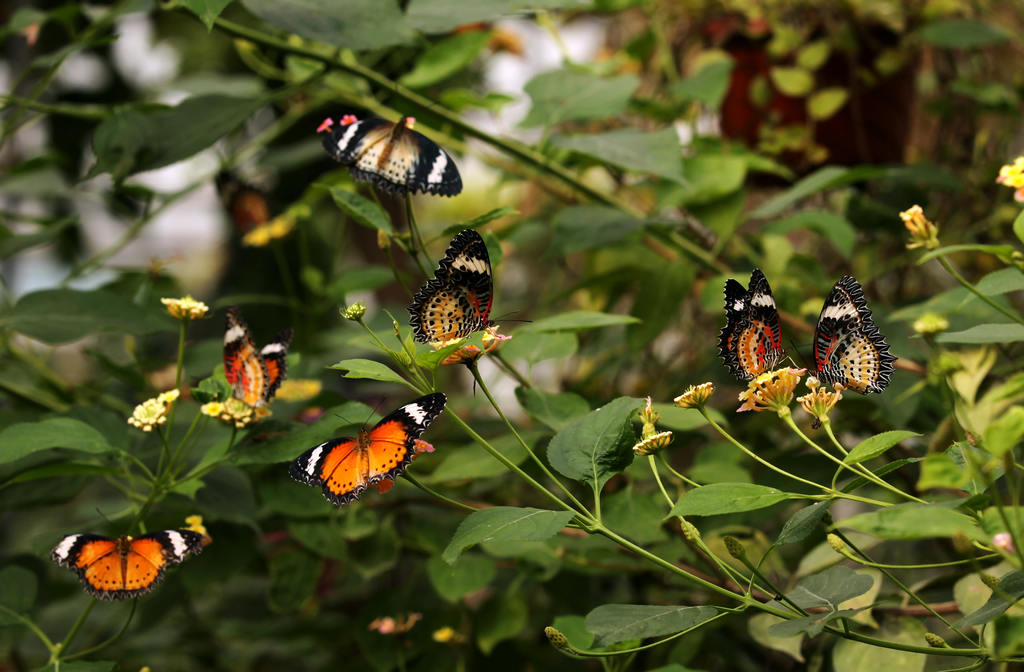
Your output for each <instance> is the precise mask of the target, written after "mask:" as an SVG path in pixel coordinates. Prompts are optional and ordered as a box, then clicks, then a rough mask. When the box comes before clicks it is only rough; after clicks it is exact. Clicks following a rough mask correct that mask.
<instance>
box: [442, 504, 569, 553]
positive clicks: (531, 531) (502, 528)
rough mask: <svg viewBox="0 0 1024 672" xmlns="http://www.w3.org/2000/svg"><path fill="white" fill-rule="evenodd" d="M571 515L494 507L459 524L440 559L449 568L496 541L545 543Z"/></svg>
mask: <svg viewBox="0 0 1024 672" xmlns="http://www.w3.org/2000/svg"><path fill="white" fill-rule="evenodd" d="M572 516H573V514H572V512H571V511H547V510H544V509H532V508H518V507H514V506H495V507H493V508H490V509H481V510H479V511H475V512H473V513H471V514H469V516H468V517H467V518H466V519H465V520H463V521H462V523H460V524H459V528H458V529H457V530H455V534H454V535H453V536H452V540H451V541H450V542H448V546H447V547H446V548H445V549H444V552H443V553H442V554H441V557H442V558H444V561H445V562H447V563H448V564H449V565H450V564H452V563H454V562H455V561H456V560H457V559H458V557H459V555H460V554H461V553H462V552H463V551H464V550H466V549H467V548H469V547H470V546H474V545H476V544H479V543H481V542H484V541H491V540H493V539H498V540H506V541H543V540H545V539H550V538H551V537H553V536H555V535H556V534H558V531H559V530H561V529H562V528H563V527H565V526H566V524H567V523H568V522H569V521H570V520H572Z"/></svg>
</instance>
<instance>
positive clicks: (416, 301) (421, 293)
mask: <svg viewBox="0 0 1024 672" xmlns="http://www.w3.org/2000/svg"><path fill="white" fill-rule="evenodd" d="M493 299H494V283H493V281H492V278H491V258H490V255H488V254H487V245H486V244H484V239H483V238H481V237H480V234H479V233H477V232H476V231H473V230H472V229H466V230H465V231H462V232H461V233H459V234H458V235H456V236H455V237H454V238H452V242H451V244H449V246H448V250H447V251H446V252H445V254H444V257H443V258H442V259H441V261H440V262H439V263H438V266H437V270H436V271H434V277H433V278H431V279H430V280H428V281H427V282H426V283H424V284H423V286H422V287H420V288H419V290H417V292H416V295H415V296H413V299H412V303H411V304H409V314H410V316H411V317H410V320H409V324H410V325H411V326H412V331H413V334H414V335H415V337H416V340H417V341H420V342H422V343H437V342H445V341H451V340H453V339H457V338H463V337H465V336H469V335H470V334H472V333H473V332H476V331H480V330H482V329H486V328H487V327H488V326H490V324H491V323H490V320H489V315H490V313H491V302H492V301H493Z"/></svg>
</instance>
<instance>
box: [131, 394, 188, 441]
mask: <svg viewBox="0 0 1024 672" xmlns="http://www.w3.org/2000/svg"><path fill="white" fill-rule="evenodd" d="M180 394H181V393H180V392H179V391H178V390H168V391H167V392H161V393H160V394H159V395H158V396H156V397H153V398H152V399H147V400H145V401H144V402H142V403H141V404H139V405H138V406H136V407H135V410H133V411H132V415H131V417H129V418H128V424H129V425H131V426H132V427H137V428H139V429H141V430H142V431H144V432H152V431H153V428H154V427H158V426H160V425H163V424H165V423H166V422H167V413H168V411H170V409H171V404H173V403H174V401H175V400H176V399H177V398H178V396H179V395H180Z"/></svg>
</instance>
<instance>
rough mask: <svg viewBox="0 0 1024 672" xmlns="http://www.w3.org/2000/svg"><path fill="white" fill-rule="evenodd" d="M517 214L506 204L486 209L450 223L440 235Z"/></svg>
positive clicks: (478, 226) (477, 227)
mask: <svg viewBox="0 0 1024 672" xmlns="http://www.w3.org/2000/svg"><path fill="white" fill-rule="evenodd" d="M518 214H519V211H518V210H516V209H515V208H510V207H509V206H507V205H503V206H501V207H500V208H494V209H493V210H488V211H487V212H485V213H484V214H482V215H477V216H476V217H474V218H473V219H467V220H466V221H464V222H460V223H459V224H452V225H451V226H449V227H448V228H446V229H445V230H444V231H442V232H441V237H442V238H447V237H449V236H454V235H455V234H456V233H459V232H460V231H464V230H465V229H474V230H475V229H479V228H480V227H481V226H483V225H484V224H490V223H491V222H493V221H494V220H496V219H501V218H502V217H511V216H512V215H518Z"/></svg>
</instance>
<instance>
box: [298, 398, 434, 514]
mask: <svg viewBox="0 0 1024 672" xmlns="http://www.w3.org/2000/svg"><path fill="white" fill-rule="evenodd" d="M447 401H448V398H447V397H446V396H445V395H444V394H442V393H440V392H435V393H434V394H428V395H426V396H424V397H420V398H419V399H417V400H415V401H413V402H412V403H409V404H406V405H405V406H402V407H400V408H398V409H396V410H394V411H392V412H391V413H389V414H388V415H387V416H385V417H384V419H383V420H381V421H380V422H378V423H377V424H376V425H374V426H373V427H372V428H370V429H368V430H366V429H362V430H360V431H359V433H358V435H357V436H356V437H355V438H351V437H344V438H340V439H331V440H329V441H325V442H323V443H321V444H320V445H318V446H314V447H313V448H310V449H309V450H307V451H306V452H304V453H303V454H302V455H299V456H298V457H297V458H296V459H295V461H294V462H292V464H291V467H290V469H289V470H288V473H289V474H290V475H291V477H292V478H294V479H295V480H296V481H299V482H300V483H305V484H306V485H311V486H314V487H320V488H321V489H322V490H323V493H324V497H326V498H327V500H328V501H329V502H331V503H332V504H335V505H337V506H341V505H342V504H347V503H349V502H352V501H355V500H357V499H359V495H361V494H362V493H363V491H364V490H365V489H366V488H367V486H369V485H373V484H376V483H378V482H380V481H382V480H384V479H390V480H392V481H393V480H395V479H396V478H398V477H399V476H400V475H401V474H402V472H404V471H405V469H406V467H408V466H409V464H410V463H411V462H412V459H413V456H414V455H415V453H416V447H415V442H416V439H418V438H419V437H420V435H421V434H423V432H425V431H426V430H427V427H429V426H430V423H431V422H433V421H434V418H436V417H437V416H438V414H440V413H441V411H442V410H444V405H445V403H446V402H447Z"/></svg>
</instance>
